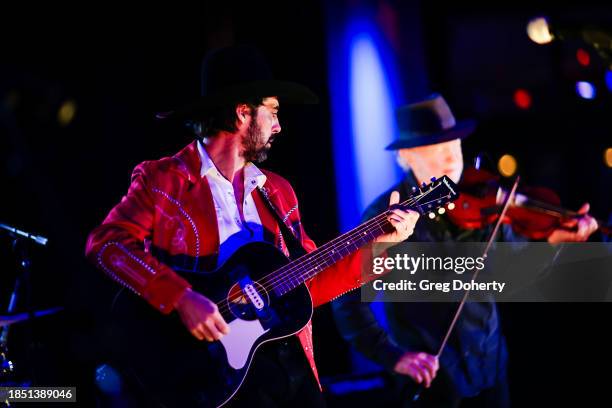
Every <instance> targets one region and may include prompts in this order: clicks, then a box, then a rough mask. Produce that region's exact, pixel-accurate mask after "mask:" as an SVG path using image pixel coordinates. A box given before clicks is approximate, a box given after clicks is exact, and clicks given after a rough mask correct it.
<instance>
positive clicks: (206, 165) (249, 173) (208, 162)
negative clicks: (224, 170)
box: [198, 140, 267, 188]
mask: <svg viewBox="0 0 612 408" xmlns="http://www.w3.org/2000/svg"><path fill="white" fill-rule="evenodd" d="M198 153H199V154H200V161H201V162H202V167H201V168H200V177H204V176H207V175H209V174H212V175H214V176H217V175H219V177H223V176H220V174H221V173H220V172H219V171H218V170H217V166H215V163H214V162H213V161H212V159H211V158H210V156H209V155H208V152H207V151H206V149H205V148H204V145H203V144H202V142H201V141H200V140H198ZM266 179H267V177H266V175H265V174H263V173H262V172H261V170H259V168H258V167H257V166H256V165H255V164H253V163H252V162H247V164H246V165H245V166H244V182H245V185H247V186H250V185H251V184H257V187H259V188H261V187H263V185H264V184H265V183H266ZM253 180H254V181H255V183H253V182H252V181H253ZM247 183H248V184H247Z"/></svg>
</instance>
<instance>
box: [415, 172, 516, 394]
mask: <svg viewBox="0 0 612 408" xmlns="http://www.w3.org/2000/svg"><path fill="white" fill-rule="evenodd" d="M519 179H520V176H517V177H516V180H514V185H513V186H512V190H511V191H510V194H508V195H506V198H505V201H504V205H503V207H502V211H501V213H500V216H499V218H498V219H497V222H496V223H495V228H493V231H492V232H491V235H490V236H489V239H488V241H487V246H486V247H485V249H484V251H483V253H482V257H483V258H484V259H486V258H487V254H488V252H489V249H490V248H491V245H492V244H493V240H494V239H495V236H496V235H497V232H498V231H499V228H500V227H501V224H502V220H503V219H504V217H505V216H506V211H507V210H508V207H509V206H510V202H511V199H512V197H514V194H515V193H516V189H517V187H518V184H519ZM479 272H480V270H478V269H476V270H475V271H474V274H473V275H472V280H476V277H477V276H478V273H479ZM470 291H471V289H469V288H468V289H466V291H465V293H464V294H463V298H462V299H461V302H459V306H457V311H456V312H455V315H454V317H453V320H452V322H451V324H450V325H449V327H448V330H447V331H446V334H445V335H444V340H442V344H440V348H439V349H438V352H437V353H436V358H440V356H441V355H442V353H443V352H444V349H445V348H446V344H447V343H448V339H449V338H450V335H451V333H452V332H453V329H454V328H455V325H456V324H457V320H459V316H460V315H461V311H462V310H463V306H464V305H465V302H466V301H467V298H468V296H469V295H470ZM422 391H423V386H421V385H420V384H419V387H417V388H416V389H415V391H414V395H413V396H412V400H413V401H417V400H418V399H419V398H420V396H421V392H422Z"/></svg>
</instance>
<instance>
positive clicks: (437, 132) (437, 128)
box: [385, 93, 476, 150]
mask: <svg viewBox="0 0 612 408" xmlns="http://www.w3.org/2000/svg"><path fill="white" fill-rule="evenodd" d="M395 117H396V119H397V124H398V128H399V138H398V139H397V140H396V141H394V142H393V143H391V144H390V145H389V146H387V147H386V148H385V149H386V150H397V149H405V148H410V147H417V146H425V145H432V144H436V143H442V142H447V141H449V140H454V139H463V138H465V137H467V136H468V135H469V134H470V133H472V132H473V131H474V129H475V128H476V121H474V120H471V119H466V120H461V121H459V122H457V121H455V117H454V116H453V113H452V112H451V110H450V108H449V107H448V104H447V103H446V101H445V100H444V98H443V97H442V95H440V94H437V93H436V94H433V95H430V96H429V97H427V98H426V99H424V100H422V101H419V102H416V103H412V104H410V105H404V106H401V107H399V108H398V109H397V110H396V111H395Z"/></svg>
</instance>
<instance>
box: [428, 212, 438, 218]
mask: <svg viewBox="0 0 612 408" xmlns="http://www.w3.org/2000/svg"><path fill="white" fill-rule="evenodd" d="M427 215H428V216H429V218H431V219H432V220H433V219H434V218H436V214H434V213H432V212H430V213H429V214H427Z"/></svg>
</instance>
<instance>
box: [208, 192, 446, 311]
mask: <svg viewBox="0 0 612 408" xmlns="http://www.w3.org/2000/svg"><path fill="white" fill-rule="evenodd" d="M430 192H431V190H429V191H427V192H424V193H422V194H421V195H419V197H416V198H413V197H411V198H409V199H408V200H406V201H404V202H403V203H401V204H400V205H402V206H406V205H412V204H413V203H415V202H417V201H418V199H420V198H421V197H423V196H425V195H426V194H428V193H430ZM434 201H435V200H434ZM390 212H391V211H389V210H388V211H385V212H383V213H381V214H379V215H377V216H376V217H374V218H372V219H370V220H369V221H368V222H365V223H363V224H361V225H359V226H358V227H356V228H354V229H353V230H351V231H348V232H347V233H345V234H342V235H341V236H340V237H337V238H335V239H333V240H332V241H329V242H328V243H326V244H324V245H322V246H321V247H319V248H317V249H315V251H317V250H321V251H320V253H319V254H317V255H315V256H314V257H313V258H312V259H308V260H307V259H306V258H308V257H309V255H310V257H312V254H311V253H308V254H304V255H302V256H301V257H299V258H298V259H296V260H295V261H293V262H291V263H290V265H292V267H291V268H289V269H288V270H286V271H283V272H282V273H280V274H278V271H279V270H281V269H283V268H284V267H281V268H279V269H277V270H275V271H272V272H270V273H268V274H267V275H265V276H263V277H262V278H261V279H260V280H258V281H255V283H259V284H260V285H262V286H263V288H264V289H266V290H270V289H275V287H277V286H278V284H279V283H280V282H288V281H290V280H291V279H292V278H295V277H296V276H298V275H299V272H300V269H299V268H300V267H302V266H303V265H304V264H305V263H307V262H309V261H312V262H314V261H315V260H318V259H320V258H322V257H323V256H324V255H323V252H324V251H323V249H335V248H337V247H338V246H340V245H341V244H342V243H343V241H344V239H342V242H338V241H340V238H342V237H343V236H345V235H351V236H352V235H353V234H355V233H357V232H362V230H364V229H368V228H369V227H377V228H381V227H382V226H383V225H384V224H385V222H388V220H387V216H388V215H389V214H390ZM345 238H346V237H345ZM327 247H330V248H327ZM330 266H331V265H330ZM296 271H297V272H298V273H295V272H296ZM276 274H278V275H276ZM273 275H276V276H273ZM270 277H272V278H274V279H272V280H269V278H270ZM263 282H266V283H265V284H264V283H263ZM241 297H243V295H242V294H240V295H238V296H235V297H233V298H228V297H226V298H225V299H224V300H222V301H221V302H220V303H221V304H219V303H217V306H218V307H219V311H220V312H224V311H227V309H230V306H229V302H233V301H235V300H238V299H240V298H241Z"/></svg>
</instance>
